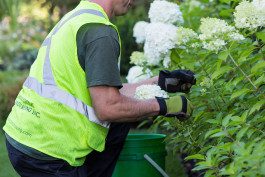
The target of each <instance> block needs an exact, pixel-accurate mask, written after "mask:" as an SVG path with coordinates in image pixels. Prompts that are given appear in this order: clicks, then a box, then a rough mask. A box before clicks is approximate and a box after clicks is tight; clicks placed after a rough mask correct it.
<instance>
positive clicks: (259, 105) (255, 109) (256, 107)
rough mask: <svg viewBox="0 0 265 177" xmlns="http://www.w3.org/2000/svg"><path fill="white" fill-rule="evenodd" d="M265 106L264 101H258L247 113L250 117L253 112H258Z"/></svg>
mask: <svg viewBox="0 0 265 177" xmlns="http://www.w3.org/2000/svg"><path fill="white" fill-rule="evenodd" d="M264 104H265V100H260V101H258V102H257V103H256V104H255V105H254V106H253V107H252V108H251V110H250V111H249V115H251V114H252V113H254V112H255V111H259V110H260V108H261V107H262V106H263V105H264Z"/></svg>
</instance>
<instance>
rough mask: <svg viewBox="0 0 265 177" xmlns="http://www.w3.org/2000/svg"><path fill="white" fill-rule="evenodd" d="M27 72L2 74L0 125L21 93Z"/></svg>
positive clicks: (0, 82) (0, 81)
mask: <svg viewBox="0 0 265 177" xmlns="http://www.w3.org/2000/svg"><path fill="white" fill-rule="evenodd" d="M26 74H27V72H25V71H23V72H21V71H7V72H0V88H1V89H0V124H2V123H3V122H4V121H5V119H6V117H7V116H8V114H9V112H10V111H11V108H12V106H13V105H14V101H15V98H16V96H17V94H18V92H19V91H20V89H21V87H22V84H23V82H24V79H25V78H26Z"/></svg>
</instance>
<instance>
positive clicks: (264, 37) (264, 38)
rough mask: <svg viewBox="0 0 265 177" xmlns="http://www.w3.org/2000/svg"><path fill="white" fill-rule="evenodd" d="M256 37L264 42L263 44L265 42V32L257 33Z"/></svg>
mask: <svg viewBox="0 0 265 177" xmlns="http://www.w3.org/2000/svg"><path fill="white" fill-rule="evenodd" d="M256 35H257V38H258V39H260V40H262V42H265V30H263V31H261V32H257V33H256Z"/></svg>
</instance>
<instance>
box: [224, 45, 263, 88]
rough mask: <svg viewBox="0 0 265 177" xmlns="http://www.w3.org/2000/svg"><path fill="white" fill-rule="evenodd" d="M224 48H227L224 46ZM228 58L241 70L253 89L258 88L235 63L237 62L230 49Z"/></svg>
mask: <svg viewBox="0 0 265 177" xmlns="http://www.w3.org/2000/svg"><path fill="white" fill-rule="evenodd" d="M226 50H228V49H227V48H226ZM228 56H229V58H230V59H231V60H232V62H233V63H234V65H235V66H236V67H237V68H238V69H239V70H240V71H241V73H242V74H243V75H244V77H245V78H246V79H247V80H248V81H249V83H250V84H251V85H252V86H253V87H254V89H255V90H258V88H257V87H256V86H255V85H254V83H253V82H252V81H251V79H250V78H249V76H248V75H247V74H246V73H245V72H244V71H243V70H242V68H241V67H240V66H239V65H238V64H237V62H236V61H235V59H234V58H233V57H232V55H231V53H230V51H229V54H228Z"/></svg>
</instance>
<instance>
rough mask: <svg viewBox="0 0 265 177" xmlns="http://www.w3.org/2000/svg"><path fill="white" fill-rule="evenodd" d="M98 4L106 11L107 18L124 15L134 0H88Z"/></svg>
mask: <svg viewBox="0 0 265 177" xmlns="http://www.w3.org/2000/svg"><path fill="white" fill-rule="evenodd" d="M88 1H90V2H94V3H97V4H99V5H100V6H101V7H102V8H103V9H104V10H105V12H106V13H107V15H108V16H109V18H112V17H114V16H121V15H125V14H126V13H127V12H128V10H129V8H130V6H131V5H132V3H133V1H134V0H88Z"/></svg>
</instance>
